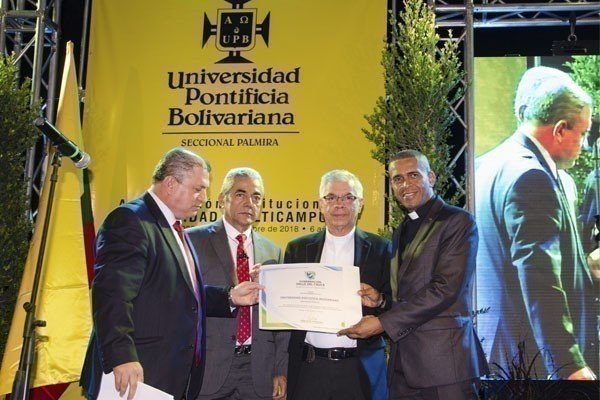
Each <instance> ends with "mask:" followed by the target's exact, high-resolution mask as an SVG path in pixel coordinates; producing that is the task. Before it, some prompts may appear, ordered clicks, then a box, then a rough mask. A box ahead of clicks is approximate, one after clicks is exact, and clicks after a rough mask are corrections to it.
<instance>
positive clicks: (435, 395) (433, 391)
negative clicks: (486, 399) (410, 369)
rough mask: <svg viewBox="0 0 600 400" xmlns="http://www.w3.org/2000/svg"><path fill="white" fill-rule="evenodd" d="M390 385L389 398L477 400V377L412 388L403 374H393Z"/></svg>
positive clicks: (407, 399)
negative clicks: (392, 380) (446, 383)
mask: <svg viewBox="0 0 600 400" xmlns="http://www.w3.org/2000/svg"><path fill="white" fill-rule="evenodd" d="M393 379H394V380H396V381H395V382H393V383H392V386H391V387H390V400H478V399H479V386H480V382H479V378H475V379H469V380H466V381H461V382H456V383H453V384H450V385H443V386H432V387H428V388H413V387H410V386H408V384H407V383H406V380H405V379H404V375H402V374H396V375H394V378H393Z"/></svg>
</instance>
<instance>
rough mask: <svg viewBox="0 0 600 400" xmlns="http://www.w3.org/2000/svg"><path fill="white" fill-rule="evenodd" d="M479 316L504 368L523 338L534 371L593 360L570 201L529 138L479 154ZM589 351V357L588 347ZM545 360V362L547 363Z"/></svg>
mask: <svg viewBox="0 0 600 400" xmlns="http://www.w3.org/2000/svg"><path fill="white" fill-rule="evenodd" d="M475 182H476V185H475V188H476V200H477V202H476V208H475V210H476V214H477V224H478V226H479V229H480V231H481V232H482V234H481V236H480V240H479V254H478V256H477V271H478V272H477V289H478V290H477V292H478V293H477V296H478V297H477V302H478V304H477V306H478V307H490V309H489V311H488V312H487V313H485V314H482V315H480V316H479V318H478V330H479V333H480V335H481V336H482V337H483V338H485V340H484V342H483V345H484V350H485V352H486V354H487V355H488V357H489V358H490V362H494V363H498V364H499V365H501V366H502V367H503V368H506V366H507V365H508V364H509V362H510V361H511V360H512V358H513V357H515V356H516V355H517V354H518V352H519V350H518V344H519V342H524V344H525V352H526V355H527V357H528V360H525V363H526V364H529V363H530V362H532V361H533V359H534V357H535V354H536V353H537V352H538V350H542V356H539V357H537V361H538V363H537V365H536V373H537V374H538V377H540V378H545V377H546V375H547V374H554V375H553V376H554V377H567V376H569V375H570V374H571V373H572V372H574V371H576V370H578V369H580V368H582V367H584V366H585V365H586V362H585V361H584V358H583V357H584V355H585V358H586V359H587V358H588V357H589V358H590V359H591V358H596V360H597V356H598V352H597V348H590V345H589V343H591V342H592V341H593V340H595V339H594V336H596V338H597V332H596V322H595V318H596V311H597V307H595V306H594V301H593V297H594V290H593V282H592V278H591V275H590V271H589V269H588V267H587V262H586V260H585V256H584V253H583V250H582V247H581V241H580V238H579V234H578V232H577V226H576V220H575V217H574V216H573V215H572V213H571V211H570V208H569V203H568V199H567V198H566V195H565V192H564V190H563V189H561V184H560V182H559V181H558V180H557V179H556V178H554V175H553V174H552V172H551V171H550V167H549V166H548V164H547V163H546V161H545V160H544V158H543V156H542V154H541V153H540V152H539V150H538V149H537V147H536V146H535V145H534V143H533V142H532V141H531V139H529V138H528V137H527V136H525V135H523V134H521V133H515V134H514V135H513V136H512V137H510V138H509V139H507V140H506V141H505V142H504V143H502V144H501V145H499V146H498V147H497V148H495V149H494V150H492V151H490V152H489V153H487V154H485V155H483V156H482V157H480V158H478V159H477V161H476V174H475ZM586 348H587V351H588V354H585V351H586ZM544 364H545V365H544Z"/></svg>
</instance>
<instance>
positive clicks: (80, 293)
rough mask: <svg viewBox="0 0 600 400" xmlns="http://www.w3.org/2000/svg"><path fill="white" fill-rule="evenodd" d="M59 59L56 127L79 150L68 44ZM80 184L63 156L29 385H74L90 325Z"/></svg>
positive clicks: (11, 363)
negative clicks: (42, 323) (41, 324)
mask: <svg viewBox="0 0 600 400" xmlns="http://www.w3.org/2000/svg"><path fill="white" fill-rule="evenodd" d="M65 60H66V61H65V67H64V71H63V80H62V85H61V90H60V100H59V104H58V114H57V119H56V127H57V128H58V129H59V130H60V131H61V132H62V133H63V134H64V135H65V136H67V137H68V138H70V139H71V140H73V141H74V142H75V143H77V144H78V145H79V147H80V148H83V143H82V141H81V123H80V119H79V100H78V86H77V78H76V74H75V62H74V59H73V46H72V43H70V42H69V43H68V45H67V54H66V58H65ZM51 158H52V157H51V156H50V157H49V159H51ZM51 170H52V167H51V166H50V165H48V168H47V172H48V173H47V175H46V177H45V180H44V186H43V190H42V195H41V199H40V205H39V213H38V216H37V220H36V226H35V231H34V234H33V239H32V242H31V246H30V248H29V253H28V255H27V261H26V265H25V271H24V273H23V280H22V282H21V288H20V290H19V297H18V299H17V305H16V308H15V313H14V316H13V320H12V324H11V330H10V333H9V336H8V341H7V344H6V351H5V353H4V357H3V360H2V370H1V371H0V395H1V394H6V393H10V392H11V390H12V383H13V380H14V375H15V372H16V371H17V369H18V366H19V357H20V354H21V347H22V340H23V324H24V322H25V311H24V310H23V304H24V303H25V302H27V301H29V300H30V297H31V289H32V286H33V278H34V273H35V266H36V262H37V259H38V251H39V248H40V240H41V233H42V232H41V231H42V225H43V222H44V219H45V217H46V204H47V203H48V191H49V188H50V173H51ZM81 180H82V177H81V170H78V169H77V168H75V166H74V165H73V162H71V160H69V159H67V158H63V160H62V167H61V168H60V170H59V175H58V181H57V184H56V191H55V194H54V205H53V208H52V215H51V218H50V226H49V230H48V239H47V242H46V251H45V256H44V264H43V275H42V277H41V281H40V292H39V295H38V301H37V304H38V305H37V312H36V314H35V315H36V317H37V318H38V319H40V320H44V321H46V323H47V326H46V327H44V328H37V330H36V331H37V333H38V342H37V345H36V357H37V358H36V362H35V365H34V368H33V370H32V371H31V373H32V375H33V382H32V387H39V386H45V385H51V384H55V383H64V382H73V381H78V380H79V376H80V373H81V366H82V364H83V358H84V356H85V350H86V348H87V343H88V339H89V335H90V331H91V327H92V321H91V311H90V300H89V289H88V277H87V270H86V262H85V249H84V243H83V227H82V220H81V205H80V197H81V193H82V181H81Z"/></svg>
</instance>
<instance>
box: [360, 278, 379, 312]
mask: <svg viewBox="0 0 600 400" xmlns="http://www.w3.org/2000/svg"><path fill="white" fill-rule="evenodd" d="M358 295H359V296H360V301H361V302H362V305H363V306H365V307H371V308H376V307H379V306H381V301H382V300H383V298H382V297H381V293H379V291H378V290H377V289H375V288H374V287H373V286H371V285H369V284H367V283H362V282H361V284H360V290H359V291H358Z"/></svg>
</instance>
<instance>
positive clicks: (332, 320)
mask: <svg viewBox="0 0 600 400" xmlns="http://www.w3.org/2000/svg"><path fill="white" fill-rule="evenodd" d="M260 283H261V285H264V287H265V288H264V290H263V291H262V293H261V295H260V300H259V307H260V318H259V325H260V329H271V330H279V329H298V330H306V331H315V332H325V333H337V332H338V331H339V330H341V329H344V328H347V327H349V326H351V325H353V324H355V323H357V322H358V321H359V320H360V319H361V317H362V310H361V299H360V296H359V295H358V293H357V292H358V290H359V289H360V273H359V269H358V267H353V266H348V267H340V266H330V265H325V264H279V265H263V266H262V267H261V268H260Z"/></svg>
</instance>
